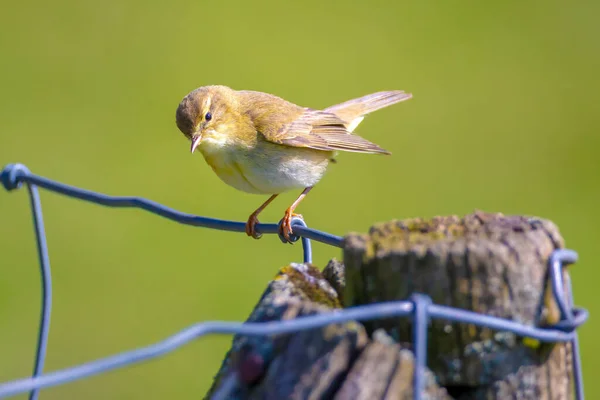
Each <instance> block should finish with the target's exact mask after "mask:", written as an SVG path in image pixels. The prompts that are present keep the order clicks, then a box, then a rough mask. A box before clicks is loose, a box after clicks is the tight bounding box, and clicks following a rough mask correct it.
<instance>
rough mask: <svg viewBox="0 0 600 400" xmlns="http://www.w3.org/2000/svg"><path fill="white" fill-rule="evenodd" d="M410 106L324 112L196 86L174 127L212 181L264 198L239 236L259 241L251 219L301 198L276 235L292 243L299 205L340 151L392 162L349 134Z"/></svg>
mask: <svg viewBox="0 0 600 400" xmlns="http://www.w3.org/2000/svg"><path fill="white" fill-rule="evenodd" d="M410 98H412V94H411V93H405V92H404V91H402V90H389V91H381V92H376V93H372V94H368V95H365V96H362V97H359V98H355V99H352V100H348V101H345V102H343V103H340V104H336V105H333V106H330V107H328V108H325V109H322V110H321V109H313V108H309V107H303V106H299V105H297V104H294V103H292V102H290V101H287V100H285V99H283V98H281V97H278V96H276V95H273V94H269V93H264V92H259V91H253V90H235V89H232V88H230V87H228V86H225V85H207V86H201V87H199V88H197V89H195V90H193V91H191V92H189V93H188V94H187V95H186V96H185V97H184V98H183V99H182V100H181V102H180V103H179V105H178V107H177V111H176V124H177V127H178V128H179V130H180V131H181V132H182V133H183V135H184V136H185V137H186V138H187V139H188V140H189V141H190V142H191V147H190V151H191V152H192V153H194V152H195V151H196V150H198V151H199V152H200V153H201V154H202V156H203V157H204V160H205V161H206V163H207V164H208V165H209V166H210V167H211V168H212V170H213V171H214V172H215V174H216V175H217V176H218V177H219V178H220V179H221V180H222V181H223V182H225V183H226V184H228V185H230V186H232V187H234V188H235V189H238V190H240V191H243V192H247V193H254V194H261V195H269V196H270V197H269V198H268V199H267V200H266V201H265V202H264V203H263V204H262V205H261V206H260V207H258V208H257V209H256V210H255V211H254V212H253V213H252V214H250V216H249V218H248V220H247V222H246V225H245V231H246V234H247V235H248V236H251V237H253V238H255V239H259V238H260V237H261V236H262V234H261V233H260V232H258V231H257V230H256V225H257V224H258V223H259V220H258V215H259V214H260V213H261V212H262V211H263V210H264V209H265V208H266V207H267V206H268V205H269V204H270V203H271V202H272V201H273V200H274V199H275V198H276V197H277V196H278V195H279V194H281V193H284V192H288V191H291V190H300V189H302V192H301V193H300V195H299V196H298V198H297V199H296V200H295V201H294V202H293V203H292V205H291V206H290V207H288V208H287V209H286V210H285V213H284V216H283V219H282V220H281V222H280V224H279V233H280V235H282V236H283V238H285V240H286V241H288V242H289V243H291V239H290V235H291V234H292V233H293V232H292V226H291V224H292V218H293V217H300V218H302V216H301V215H300V214H296V213H294V211H295V209H296V208H297V207H298V204H299V203H300V202H301V201H302V200H303V199H304V198H305V197H306V195H307V194H308V193H309V192H310V191H311V189H312V188H313V187H314V186H315V185H316V184H317V183H318V182H319V181H320V180H321V178H322V177H323V175H324V174H325V172H326V170H327V167H328V165H329V163H331V162H335V158H334V157H335V156H336V155H337V153H338V152H339V151H344V152H356V153H367V154H383V155H389V154H391V153H390V152H389V151H387V150H385V149H383V148H381V147H380V146H378V145H377V144H375V143H372V142H370V141H368V140H366V139H364V138H362V137H361V136H358V135H356V134H353V131H354V130H355V129H356V127H357V126H358V125H359V124H360V123H361V122H362V121H363V119H364V118H365V116H366V115H367V114H369V113H372V112H374V111H377V110H379V109H382V108H384V107H388V106H391V105H393V104H396V103H399V102H401V101H405V100H408V99H410Z"/></svg>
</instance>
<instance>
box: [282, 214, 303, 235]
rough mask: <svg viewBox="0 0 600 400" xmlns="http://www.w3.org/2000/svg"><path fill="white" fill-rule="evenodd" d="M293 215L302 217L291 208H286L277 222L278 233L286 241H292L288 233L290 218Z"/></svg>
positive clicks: (290, 230) (289, 230)
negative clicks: (279, 221)
mask: <svg viewBox="0 0 600 400" xmlns="http://www.w3.org/2000/svg"><path fill="white" fill-rule="evenodd" d="M294 217H299V218H302V215H300V214H294V213H293V212H292V210H290V209H289V208H288V209H287V210H285V214H284V216H283V219H282V220H281V223H280V224H279V234H280V235H282V236H283V238H284V239H285V240H287V241H288V243H293V241H292V240H291V238H290V235H291V234H292V218H294Z"/></svg>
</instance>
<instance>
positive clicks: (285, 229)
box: [279, 186, 312, 241]
mask: <svg viewBox="0 0 600 400" xmlns="http://www.w3.org/2000/svg"><path fill="white" fill-rule="evenodd" d="M311 189H312V186H309V187H307V188H306V189H304V191H303V192H302V193H301V194H300V196H298V198H297V199H296V201H294V202H293V203H292V205H291V206H290V207H289V208H288V209H287V210H285V214H284V215H283V220H282V221H281V225H280V226H279V233H281V234H282V235H283V237H284V238H285V239H286V240H287V241H290V233H292V218H293V217H302V215H300V214H294V210H295V209H296V207H298V204H300V202H301V201H302V199H304V198H305V197H306V195H307V194H308V192H310V190H311Z"/></svg>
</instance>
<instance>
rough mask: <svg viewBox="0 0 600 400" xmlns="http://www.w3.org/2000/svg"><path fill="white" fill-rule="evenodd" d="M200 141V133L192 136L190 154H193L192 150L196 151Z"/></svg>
mask: <svg viewBox="0 0 600 400" xmlns="http://www.w3.org/2000/svg"><path fill="white" fill-rule="evenodd" d="M201 141H202V133H195V134H194V136H192V147H191V148H190V150H191V151H192V153H193V152H194V150H196V147H198V145H199V144H200V142H201Z"/></svg>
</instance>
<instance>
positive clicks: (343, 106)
mask: <svg viewBox="0 0 600 400" xmlns="http://www.w3.org/2000/svg"><path fill="white" fill-rule="evenodd" d="M411 97H412V94H411V93H405V92H404V91H403V90H390V91H386V92H377V93H372V94H368V95H366V96H363V97H359V98H357V99H352V100H348V101H345V102H343V103H340V104H336V105H334V106H331V107H328V108H326V109H325V110H323V111H327V112H331V113H333V114H335V115H337V116H338V117H339V118H341V119H342V120H344V121H347V122H348V128H347V129H348V131H349V132H352V131H353V130H354V129H355V128H356V127H357V126H358V124H360V123H361V122H362V120H363V118H364V116H365V115H367V114H369V113H372V112H373V111H377V110H379V109H382V108H385V107H388V106H391V105H392V104H396V103H399V102H401V101H404V100H408V99H410V98H411Z"/></svg>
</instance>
